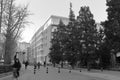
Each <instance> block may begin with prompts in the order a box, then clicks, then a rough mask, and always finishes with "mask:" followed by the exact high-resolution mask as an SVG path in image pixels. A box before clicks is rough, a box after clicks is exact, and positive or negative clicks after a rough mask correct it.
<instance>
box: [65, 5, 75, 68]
mask: <svg viewBox="0 0 120 80" xmlns="http://www.w3.org/2000/svg"><path fill="white" fill-rule="evenodd" d="M75 23H76V20H75V15H74V12H73V10H72V3H70V13H69V23H68V25H67V26H66V35H67V41H66V43H65V50H66V52H65V57H66V60H67V61H68V62H69V64H70V65H71V66H72V68H74V65H75V64H76V62H77V55H76V54H77V49H76V44H77V40H76V34H77V33H76V26H75Z"/></svg>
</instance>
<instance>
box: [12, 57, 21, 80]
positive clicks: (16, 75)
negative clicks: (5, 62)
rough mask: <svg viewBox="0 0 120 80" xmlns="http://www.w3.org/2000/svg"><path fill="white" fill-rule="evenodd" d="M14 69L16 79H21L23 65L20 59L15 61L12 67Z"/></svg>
mask: <svg viewBox="0 0 120 80" xmlns="http://www.w3.org/2000/svg"><path fill="white" fill-rule="evenodd" d="M12 67H13V72H14V77H16V78H17V77H19V76H20V74H19V71H20V69H21V63H20V61H19V59H17V58H16V59H14V64H13V65H12Z"/></svg>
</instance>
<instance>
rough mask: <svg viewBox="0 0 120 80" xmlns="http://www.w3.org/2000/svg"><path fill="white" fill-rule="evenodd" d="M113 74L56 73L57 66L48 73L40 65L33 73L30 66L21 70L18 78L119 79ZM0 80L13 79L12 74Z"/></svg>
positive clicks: (41, 79) (39, 79)
mask: <svg viewBox="0 0 120 80" xmlns="http://www.w3.org/2000/svg"><path fill="white" fill-rule="evenodd" d="M115 73H116V72H115ZM113 74H114V72H111V73H110V74H109V71H103V72H100V71H91V72H87V71H86V70H83V71H82V72H80V71H78V70H72V71H71V73H69V70H68V69H60V73H58V68H53V67H48V73H47V68H44V67H41V68H40V70H37V71H36V74H34V69H33V67H31V66H30V67H28V69H27V70H25V69H22V70H21V72H20V75H21V76H20V77H19V80H120V76H119V75H120V74H118V73H116V74H118V75H113ZM0 80H13V78H12V75H9V76H7V77H3V78H0Z"/></svg>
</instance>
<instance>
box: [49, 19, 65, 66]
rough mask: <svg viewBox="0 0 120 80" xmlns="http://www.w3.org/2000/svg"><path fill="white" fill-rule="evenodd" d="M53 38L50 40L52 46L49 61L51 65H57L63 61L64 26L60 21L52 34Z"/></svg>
mask: <svg viewBox="0 0 120 80" xmlns="http://www.w3.org/2000/svg"><path fill="white" fill-rule="evenodd" d="M52 36H53V38H52V40H51V43H52V46H51V48H50V50H51V51H50V59H51V61H52V63H57V64H59V63H60V62H62V61H63V60H64V56H63V54H64V41H65V38H66V37H65V25H64V23H63V22H62V20H60V22H59V25H58V26H57V27H56V30H55V31H54V32H53V35H52Z"/></svg>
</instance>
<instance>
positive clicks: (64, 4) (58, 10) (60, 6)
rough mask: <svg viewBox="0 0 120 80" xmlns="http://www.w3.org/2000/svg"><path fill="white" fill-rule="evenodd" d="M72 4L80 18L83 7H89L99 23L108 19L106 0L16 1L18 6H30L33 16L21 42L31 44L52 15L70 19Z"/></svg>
mask: <svg viewBox="0 0 120 80" xmlns="http://www.w3.org/2000/svg"><path fill="white" fill-rule="evenodd" d="M70 2H71V3H72V7H73V11H74V13H75V16H78V12H79V10H80V7H81V6H89V7H90V10H91V12H92V13H93V15H94V19H95V21H96V22H97V23H100V22H101V21H105V20H106V19H107V13H106V9H107V6H106V0H16V3H17V4H18V5H27V4H28V5H29V6H28V10H29V11H30V13H31V14H32V15H30V16H29V18H28V21H29V22H31V23H29V24H28V25H26V27H25V29H24V31H23V32H22V35H21V36H22V40H21V41H25V42H29V41H30V40H31V38H32V36H33V35H34V33H35V32H36V31H37V30H38V29H39V28H40V27H41V26H42V25H43V24H44V23H45V22H46V21H47V19H48V18H49V17H50V16H51V15H57V16H63V17H68V16H69V8H70Z"/></svg>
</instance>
